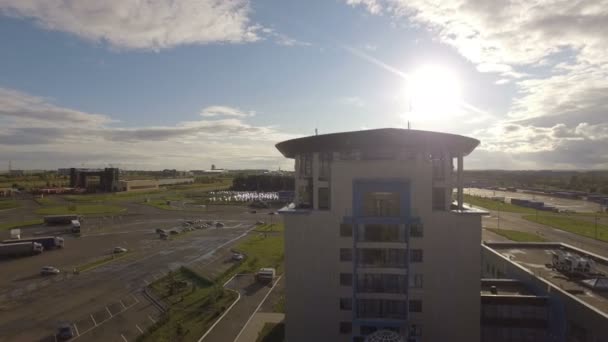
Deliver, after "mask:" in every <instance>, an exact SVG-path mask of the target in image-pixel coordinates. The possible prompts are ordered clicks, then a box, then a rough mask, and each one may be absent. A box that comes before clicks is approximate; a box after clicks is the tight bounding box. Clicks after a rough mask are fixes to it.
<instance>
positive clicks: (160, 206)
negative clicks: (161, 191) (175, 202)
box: [142, 199, 180, 210]
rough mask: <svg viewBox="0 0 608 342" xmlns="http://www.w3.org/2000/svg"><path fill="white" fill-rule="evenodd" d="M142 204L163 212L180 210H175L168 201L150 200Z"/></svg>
mask: <svg viewBox="0 0 608 342" xmlns="http://www.w3.org/2000/svg"><path fill="white" fill-rule="evenodd" d="M142 204H145V205H149V206H151V207H154V208H157V209H163V210H180V209H179V208H175V207H172V206H170V205H169V204H167V200H164V199H154V200H149V201H147V202H142Z"/></svg>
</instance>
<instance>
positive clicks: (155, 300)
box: [142, 286, 169, 313]
mask: <svg viewBox="0 0 608 342" xmlns="http://www.w3.org/2000/svg"><path fill="white" fill-rule="evenodd" d="M142 292H143V294H144V296H146V298H148V299H149V300H150V301H151V302H152V303H153V304H154V306H156V307H157V308H158V309H159V310H160V311H162V312H163V313H164V312H167V311H168V310H169V309H167V306H166V305H165V303H163V302H162V301H161V300H160V299H158V298H156V295H154V294H153V293H152V292H150V290H148V287H147V286H144V290H143V291H142Z"/></svg>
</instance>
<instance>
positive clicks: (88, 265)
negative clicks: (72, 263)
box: [76, 252, 130, 272]
mask: <svg viewBox="0 0 608 342" xmlns="http://www.w3.org/2000/svg"><path fill="white" fill-rule="evenodd" d="M129 253H130V252H125V253H121V254H112V255H108V256H105V257H103V258H100V259H97V260H95V261H91V262H89V263H86V264H83V265H80V266H76V271H78V272H86V271H90V270H92V269H95V268H97V267H99V266H102V265H105V264H107V263H110V262H113V261H116V260H120V259H122V258H124V257H126V256H127V255H129Z"/></svg>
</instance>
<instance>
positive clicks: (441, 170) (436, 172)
mask: <svg viewBox="0 0 608 342" xmlns="http://www.w3.org/2000/svg"><path fill="white" fill-rule="evenodd" d="M431 163H432V164H433V179H434V180H444V179H445V161H444V159H443V157H442V156H441V155H433V156H431Z"/></svg>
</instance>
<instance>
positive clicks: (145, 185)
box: [120, 179, 158, 191]
mask: <svg viewBox="0 0 608 342" xmlns="http://www.w3.org/2000/svg"><path fill="white" fill-rule="evenodd" d="M120 189H121V191H146V190H158V181H157V180H156V179H134V180H128V181H127V180H121V181H120Z"/></svg>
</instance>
